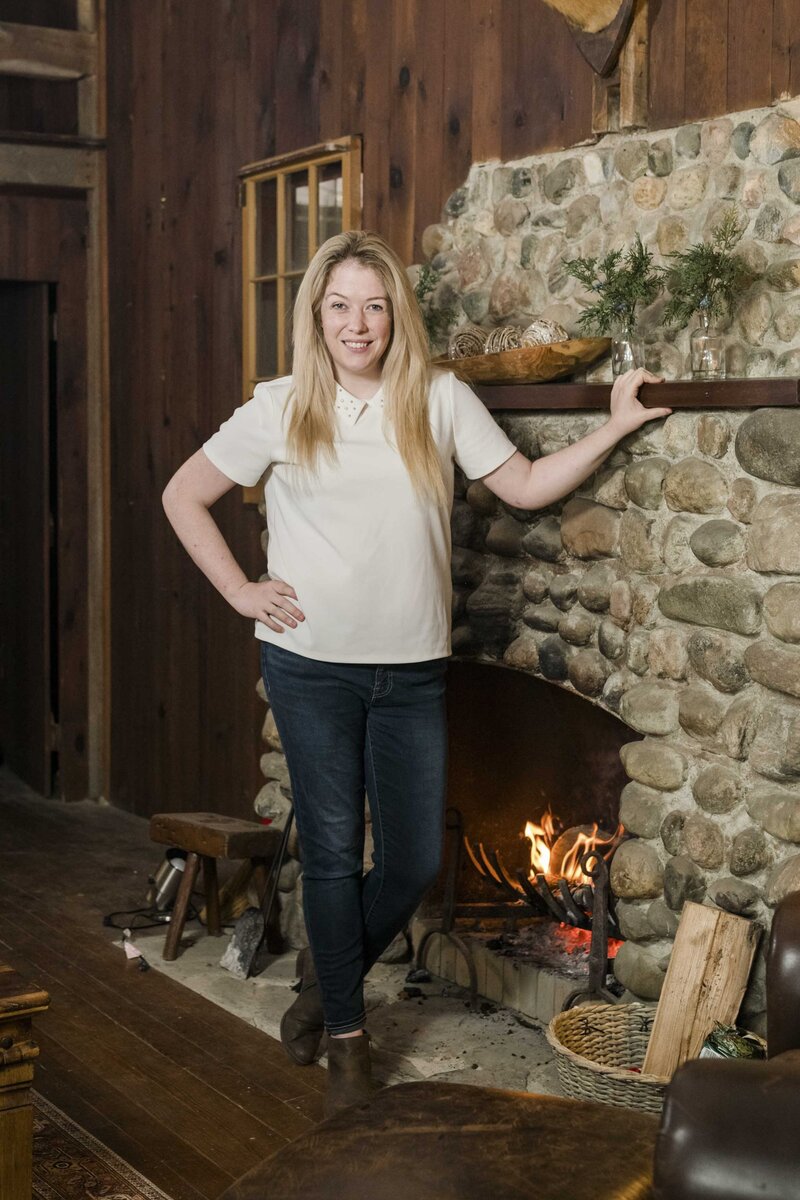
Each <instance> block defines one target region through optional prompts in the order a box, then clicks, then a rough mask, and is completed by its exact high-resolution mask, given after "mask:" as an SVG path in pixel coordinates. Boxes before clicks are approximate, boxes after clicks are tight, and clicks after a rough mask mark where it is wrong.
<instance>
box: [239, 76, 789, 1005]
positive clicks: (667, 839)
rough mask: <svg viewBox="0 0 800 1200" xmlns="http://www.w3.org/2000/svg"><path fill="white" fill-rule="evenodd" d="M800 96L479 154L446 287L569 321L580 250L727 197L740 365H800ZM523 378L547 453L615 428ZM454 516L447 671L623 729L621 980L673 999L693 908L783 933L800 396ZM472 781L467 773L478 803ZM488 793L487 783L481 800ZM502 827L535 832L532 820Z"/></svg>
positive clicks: (522, 429) (755, 994)
mask: <svg viewBox="0 0 800 1200" xmlns="http://www.w3.org/2000/svg"><path fill="white" fill-rule="evenodd" d="M798 103H800V102H798V101H797V100H795V101H791V102H789V103H786V104H783V105H780V106H776V107H774V108H770V109H764V110H758V111H757V112H748V113H740V114H735V115H733V116H730V117H725V118H721V119H718V120H715V121H710V122H706V123H703V124H702V125H699V124H698V125H692V126H684V127H682V128H681V129H678V130H667V131H659V132H658V133H653V134H646V135H645V134H639V133H637V134H635V135H629V134H611V135H608V136H607V137H605V138H603V139H601V141H599V142H598V143H597V144H596V145H593V146H584V147H574V148H572V149H570V150H568V151H564V152H558V153H555V154H551V155H540V156H537V157H536V158H533V159H530V160H524V161H522V162H519V163H513V164H476V166H475V167H473V169H472V172H471V174H470V177H469V180H468V181H467V182H466V183H465V185H464V187H463V188H461V189H459V190H458V191H457V192H456V193H454V194H453V196H451V197H450V199H449V201H448V203H447V206H446V209H445V213H444V216H443V219H442V222H441V223H440V224H438V225H436V226H433V227H431V228H430V229H429V230H427V231H426V235H425V238H424V243H423V244H424V246H425V249H426V253H428V254H429V257H430V258H431V263H432V266H433V267H434V269H435V270H436V271H437V272H438V276H439V286H438V288H437V290H436V292H435V293H434V295H433V297H432V301H431V302H432V303H434V304H438V305H440V306H441V307H442V308H443V309H444V308H449V309H451V310H452V311H454V312H455V313H456V322H457V323H459V322H460V321H463V320H465V319H469V320H473V321H477V322H480V323H483V324H485V325H493V324H503V323H505V322H508V321H510V322H516V321H524V320H526V319H529V318H531V317H533V316H537V315H544V316H548V317H551V318H553V319H555V320H558V321H560V322H561V323H562V324H564V325H565V326H566V328H567V329H568V331H569V332H570V333H574V332H576V330H577V326H576V320H577V316H578V315H579V313H580V310H581V304H582V302H583V299H584V298H583V297H582V296H581V293H580V290H579V288H578V286H577V284H576V283H575V281H574V280H572V279H570V278H569V277H568V276H566V274H565V273H564V272H563V270H562V269H561V268H560V263H561V260H562V259H563V257H564V256H565V255H566V256H568V257H569V256H574V255H575V254H599V253H603V252H604V251H605V250H607V249H610V248H613V247H614V246H617V245H622V244H624V243H625V242H626V241H629V240H630V239H631V238H632V236H633V233H634V232H635V231H636V230H639V231H640V232H641V233H642V236H643V237H644V239H645V241H649V242H650V243H651V244H653V243H655V245H656V246H657V248H658V252H659V254H660V255H662V256H663V255H665V254H667V253H668V252H669V251H670V250H673V249H677V248H680V247H681V246H683V245H685V244H686V242H687V240H689V239H691V240H697V239H698V238H699V237H702V236H707V235H708V232H709V230H710V228H711V226H712V225H713V224H714V223H715V222H716V221H717V220H718V219H719V216H720V214H721V212H722V211H724V209H725V208H726V207H729V206H731V205H735V206H736V207H737V208H738V210H739V211H740V213H741V214H742V215H743V216H746V218H747V222H748V226H747V230H746V232H745V235H744V241H743V247H742V248H743V252H744V253H745V255H746V256H747V258H748V261H750V263H751V265H752V266H753V268H754V269H755V270H757V271H758V273H759V279H758V280H757V282H756V283H755V284H754V285H753V286H752V288H751V289H750V291H749V292H748V293H747V295H746V296H745V297H744V300H743V303H742V305H741V306H740V308H739V310H738V312H737V315H736V317H735V319H734V321H733V322H732V323H731V325H730V328H729V330H728V336H729V339H730V342H731V356H730V359H729V374H731V375H738V376H743V377H748V376H751V377H756V376H758V377H764V376H771V375H772V376H774V375H784V376H785V375H797V374H798V373H800V302H799V301H798V299H797V286H798V282H800V258H798V257H797V247H798V246H799V245H800V207H798V206H800V157H798V155H799V154H800V124H798V121H797V119H796V117H797V115H798ZM659 303H661V302H657V303H656V306H654V308H653V310H652V311H650V312H649V313H648V314H645V315H646V327H645V337H646V341H647V342H648V347H649V356H650V357H649V365H650V366H652V367H653V369H655V370H660V371H662V372H663V373H664V374H665V375H666V376H667V377H668V378H679V377H686V375H687V373H688V371H687V368H688V363H687V357H688V333H687V332H686V331H682V332H680V333H678V334H676V333H674V332H673V333H670V332H668V331H666V332H665V331H664V330H663V329H660V328H659V326H658V316H659V308H658V305H659ZM607 370H608V368H607V365H606V364H601V365H600V366H599V367H598V368H597V369H596V370H595V371H593V372H592V375H591V377H592V378H595V379H599V378H603V377H605V375H606V374H607ZM495 390H496V391H497V392H498V393H501V392H502V389H495ZM531 393H532V396H531V411H515V412H511V411H505V412H503V411H499V412H497V414H496V416H497V420H498V421H499V423H500V424H501V425H502V427H503V428H504V429H505V430H506V432H507V433H508V434H509V436H510V438H511V439H512V441H513V442H514V443H515V444H516V445H517V446H518V447H519V448H520V449H521V450H522V451H523V452H524V453H525V454H527V455H528V456H529V457H531V458H536V457H539V456H541V455H545V454H548V453H551V452H552V451H554V450H557V449H559V448H560V447H561V446H564V445H567V444H569V443H570V442H572V441H574V440H576V439H577V438H579V437H581V436H583V435H584V434H585V433H587V432H589V431H590V430H591V429H592V428H594V427H595V426H596V425H598V424H599V423H601V422H602V421H603V420H605V415H604V414H603V413H601V412H587V411H569V410H565V411H559V412H553V411H549V412H546V411H534V410H533V406H534V404H535V399H534V395H533V393H535V389H534V388H531ZM496 403H497V402H496ZM452 531H453V584H454V597H453V651H454V656H455V660H456V661H455V663H454V681H458V679H459V674H458V672H459V671H462V672H463V670H465V669H466V668H467V667H471V668H472V669H473V671H474V670H475V669H477V668H480V670H481V671H483V672H486V671H490V670H491V671H493V672H494V673H495V674H497V675H498V676H499V675H500V674H502V676H503V677H504V678H506V679H507V680H509V681H510V682H509V684H508V687H509V688H510V689H511V692H512V693H513V690H514V688H515V687H516V686H517V684H515V683H514V682H513V681H514V680H515V679H518V678H519V677H525V678H526V679H527V680H529V681H531V682H534V681H535V683H536V685H537V686H538V687H539V688H540V689H542V688H544V689H546V690H547V689H549V692H550V695H552V697H553V707H554V708H555V707H557V706H558V705H559V704H560V700H561V699H566V698H568V699H569V701H570V704H571V706H572V707H575V706H577V709H578V713H579V714H580V713H582V714H585V722H584V723H585V725H586V727H587V729H588V728H589V726H590V725H591V723H592V720H593V717H594V715H596V713H598V712H599V713H600V714H601V715H602V717H603V718H605V719H606V720H607V721H608V722H609V723H610V725H609V726H608V728H610V727H612V726H613V728H614V730H615V731H616V741H615V740H614V739H613V738H611V739H609V738H608V737H607V736H606V735H605V734H598V741H600V742H603V741H605V742H606V743H607V745H606V749H607V746H608V744H610V745H612V746H613V757H615V760H616V761H615V770H619V771H620V775H619V777H618V778H616V780H615V782H614V785H613V788H612V789H611V790H612V791H614V790H616V795H615V797H614V799H613V801H612V805H611V806H612V808H613V809H614V812H613V813H611V814H609V815H610V816H616V815H618V817H619V820H620V821H621V822H622V824H623V825H624V827H625V830H626V831H627V833H628V834H629V835H631V836H629V838H628V839H627V840H625V841H624V842H623V843H622V844H621V846H620V847H619V848H618V849H617V851H616V853H615V854H614V857H613V861H612V864H611V872H610V883H611V890H612V892H613V895H614V897H615V908H616V916H617V920H618V922H619V927H620V930H621V933H622V935H623V937H624V939H625V941H624V943H623V944H622V946H621V947H620V949H619V952H618V953H617V955H616V958H615V960H614V972H615V975H616V977H617V980H618V981H619V983H620V985H621V986H622V987H624V988H625V989H628V991H629V992H631V993H633V994H634V995H636V996H638V997H642V998H646V999H655V998H657V997H658V995H659V992H660V989H661V986H662V982H663V978H664V973H665V970H666V965H667V962H668V960H669V955H670V951H671V946H672V939H673V938H674V935H675V931H676V929H677V925H678V920H679V916H680V912H681V909H682V906H683V904H684V902H685V901H686V900H687V899H690V900H694V901H700V902H706V903H711V904H715V905H718V906H720V907H721V908H724V909H726V910H728V911H730V912H733V913H737V914H741V915H745V916H747V917H750V918H753V919H755V920H756V921H758V922H759V923H761V924H762V925H764V926H765V927H766V926H767V925H768V924H769V920H770V916H771V911H772V909H773V908H774V906H775V905H776V904H777V903H778V901H779V900H780V899H781V898H782V897H783V895H785V894H786V892H788V891H792V890H797V889H800V411H798V410H797V409H792V408H769V407H765V408H758V409H742V408H737V409H734V408H730V409H724V408H715V409H713V410H712V409H704V410H701V409H692V410H689V409H682V410H678V411H675V412H674V413H673V415H672V416H670V417H668V418H667V419H666V421H660V422H657V423H654V424H653V425H650V426H645V427H644V428H643V429H641V430H640V431H638V432H637V433H636V434H634V435H632V436H630V437H628V438H627V439H625V441H624V442H622V443H621V444H620V445H619V446H618V447H617V448H616V450H615V451H614V452H613V453H612V455H611V456H610V457H609V459H608V460H607V461H606V463H605V464H604V465H603V467H602V468H601V470H599V471H598V473H597V474H596V475H595V476H594V477H593V478H592V479H590V480H588V481H587V482H586V484H585V485H584V486H582V487H581V488H579V489H578V490H577V492H575V493H574V494H573V495H572V496H570V497H569V498H568V499H567V500H566V501H565V502H563V503H562V504H559V505H557V506H554V507H552V508H550V509H547V510H544V511H540V512H524V511H521V510H518V509H512V508H510V507H509V506H507V505H504V504H502V503H500V502H499V501H498V500H497V499H496V498H495V497H494V496H493V495H492V493H491V492H489V491H488V489H487V488H486V487H485V486H484V485H483V484H482V483H481V482H480V481H470V480H467V479H464V478H457V484H456V498H455V502H454V508H453V519H452ZM460 678H461V689H462V698H466V699H467V700H468V701H469V705H470V706H471V707H472V709H473V710H474V712H475V718H474V719H475V721H476V737H478V738H481V737H484V736H485V735H486V733H487V731H488V730H489V729H490V728H491V725H492V722H491V720H489V716H488V714H489V710H490V709H491V713H492V718H494V715H495V708H496V704H495V702H494V700H489V698H488V695H489V693H488V690H487V691H486V692H485V693H484V694H483V696H482V694H481V686H480V685H479V684H477V683H476V679H477V676H473V677H472V678H470V679H469V681H467V675H466V674H462V675H461V677H460ZM476 689H477V690H476ZM570 719H572V718H570ZM576 719H577V720H578V723H579V724H580V722H581V718H580V715H579V716H578V718H576ZM505 720H506V722H507V724H511V725H513V726H514V728H513V730H512V732H513V737H512V741H513V740H516V741H517V742H519V741H520V740H521V741H522V742H523V743H524V744H525V745H526V746H527V751H526V753H527V757H528V761H529V766H530V790H531V793H532V796H533V798H534V799H535V798H536V791H537V775H536V762H537V735H538V734H539V733H540V731H539V730H538V729H537V727H536V723H535V722H534V723H531V722H530V721H528V720H526V717H525V716H524V714H523V712H522V710H521V709H520V707H519V705H515V704H514V703H512V705H511V707H510V709H509V710H508V716H507V717H506V718H505ZM264 737H265V740H266V742H267V743H268V750H267V753H266V754H265V755H264V758H263V760H262V767H263V769H264V775H265V779H266V783H265V785H264V788H263V789H262V791H261V793H260V794H259V797H258V799H257V805H256V806H257V809H258V810H259V811H260V812H262V813H267V814H274V815H276V816H279V815H280V813H281V812H283V811H285V808H286V803H287V802H286V795H285V789H286V785H287V784H288V775H287V773H286V767H285V762H284V760H283V758H282V755H281V754H280V744H279V741H278V738H277V731H276V730H275V727H274V722H272V720H271V716H270V714H269V713H268V715H267V719H266V723H265V727H264ZM587 745H588V743H580V744H578V743H576V748H575V757H576V758H577V757H579V756H587V763H590V762H592V759H591V753H593V752H590V751H589V750H588V749H587ZM462 768H463V769H462ZM590 769H591V770H592V771H593V772H594V774H595V775H596V774H597V772H596V768H595V765H594V764H592V766H591V768H590ZM612 776H613V772H611V770H610V768H609V773H608V779H609V780H610V779H612ZM468 777H469V770H468V769H466V767H465V766H464V764H463V763H460V762H459V763H456V764H455V767H454V780H455V783H454V787H455V788H456V789H457V790H459V791H460V792H461V793H462V794H463V792H464V789H465V787H466V786H467V783H468ZM506 791H508V789H506ZM495 800H496V797H494V798H493V799H492V803H495ZM484 802H486V803H487V805H488V804H489V798H488V796H487V795H486V782H485V780H483V779H480V778H478V777H476V794H475V796H474V797H473V803H474V804H475V805H478V806H480V805H481V804H483V803H484ZM603 803H604V804H607V798H606V800H604V801H603ZM532 815H535V814H532ZM604 815H605V813H600V814H597V815H595V816H594V817H593V818H592V819H600V817H601V816H604ZM508 828H509V829H510V830H511V832H510V834H509V836H511V837H512V838H513V837H517V838H518V837H519V828H518V825H517V818H516V815H514V816H513V819H512V820H511V824H510V826H508ZM286 872H287V873H286V886H287V891H286V893H285V896H286V898H287V904H286V906H285V914H284V920H285V925H286V928H287V930H289V931H290V940H291V939H292V938H295V939H296V938H300V937H302V927H301V921H300V917H299V903H298V896H297V892H295V893H294V896H293V898H292V899H291V900H289V896H290V893H289V890H288V889H289V887H290V886H291V885H292V884H293V882H294V880H295V879H296V877H297V874H298V870H297V865H296V864H290V866H289V867H288V868H287V869H286ZM762 941H763V940H762ZM512 1002H513V1001H512ZM763 1010H764V979H763V960H762V959H761V958H760V957H759V958H757V961H756V965H755V968H754V971H753V975H752V979H751V986H750V988H749V991H748V994H747V996H746V999H745V1005H744V1013H745V1016H746V1018H747V1020H748V1023H749V1024H750V1025H751V1027H755V1028H758V1027H759V1024H760V1023H761V1019H762V1014H763Z"/></svg>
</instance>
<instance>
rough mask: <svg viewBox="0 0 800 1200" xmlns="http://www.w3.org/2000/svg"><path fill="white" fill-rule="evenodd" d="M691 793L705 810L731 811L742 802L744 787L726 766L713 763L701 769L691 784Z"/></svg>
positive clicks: (714, 811)
mask: <svg viewBox="0 0 800 1200" xmlns="http://www.w3.org/2000/svg"><path fill="white" fill-rule="evenodd" d="M692 794H693V796H694V798H695V800H696V801H697V803H698V805H699V806H700V808H702V809H704V810H705V811H706V812H709V813H715V814H717V815H719V814H720V813H728V812H731V811H732V809H734V808H736V806H737V805H738V804H740V803H741V802H742V800H743V799H744V794H745V787H744V784H743V783H742V780H741V779H740V777H739V776H738V775H737V774H736V773H735V772H734V771H731V770H730V769H729V768H728V767H722V766H719V765H717V764H713V765H712V766H710V767H706V768H705V770H703V771H701V772H700V774H699V775H698V776H697V778H696V779H695V781H694V783H693V784H692Z"/></svg>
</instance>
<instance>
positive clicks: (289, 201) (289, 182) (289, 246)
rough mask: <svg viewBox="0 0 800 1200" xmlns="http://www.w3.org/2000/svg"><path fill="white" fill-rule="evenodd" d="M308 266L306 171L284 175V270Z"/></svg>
mask: <svg viewBox="0 0 800 1200" xmlns="http://www.w3.org/2000/svg"><path fill="white" fill-rule="evenodd" d="M307 266H308V171H296V172H295V173H294V174H293V175H287V176H286V270H287V271H298V270H300V271H302V270H303V269H304V268H305V267H307Z"/></svg>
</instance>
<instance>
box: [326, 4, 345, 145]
mask: <svg viewBox="0 0 800 1200" xmlns="http://www.w3.org/2000/svg"><path fill="white" fill-rule="evenodd" d="M347 7H348V6H347V4H346V3H345V0H323V3H322V4H321V6H320V13H319V135H318V136H319V140H320V141H321V142H324V141H328V140H332V139H333V138H338V137H341V136H342V134H344V133H349V132H350V130H347V129H344V128H343V126H342V107H343V105H342V101H343V92H344V90H345V77H344V70H343V61H342V51H343V37H344V19H345V9H346V8H347Z"/></svg>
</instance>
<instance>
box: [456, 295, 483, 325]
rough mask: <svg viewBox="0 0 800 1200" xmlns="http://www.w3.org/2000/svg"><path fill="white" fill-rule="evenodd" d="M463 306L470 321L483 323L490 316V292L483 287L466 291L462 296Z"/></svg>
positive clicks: (478, 323) (477, 323)
mask: <svg viewBox="0 0 800 1200" xmlns="http://www.w3.org/2000/svg"><path fill="white" fill-rule="evenodd" d="M461 307H462V308H463V310H464V315H465V317H466V318H467V320H468V321H473V322H474V323H475V324H476V325H482V324H483V323H484V321H485V320H486V319H487V317H488V316H489V293H488V292H487V291H484V290H483V288H476V289H475V290H474V291H471V292H465V293H464V294H463V295H462V297H461Z"/></svg>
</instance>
